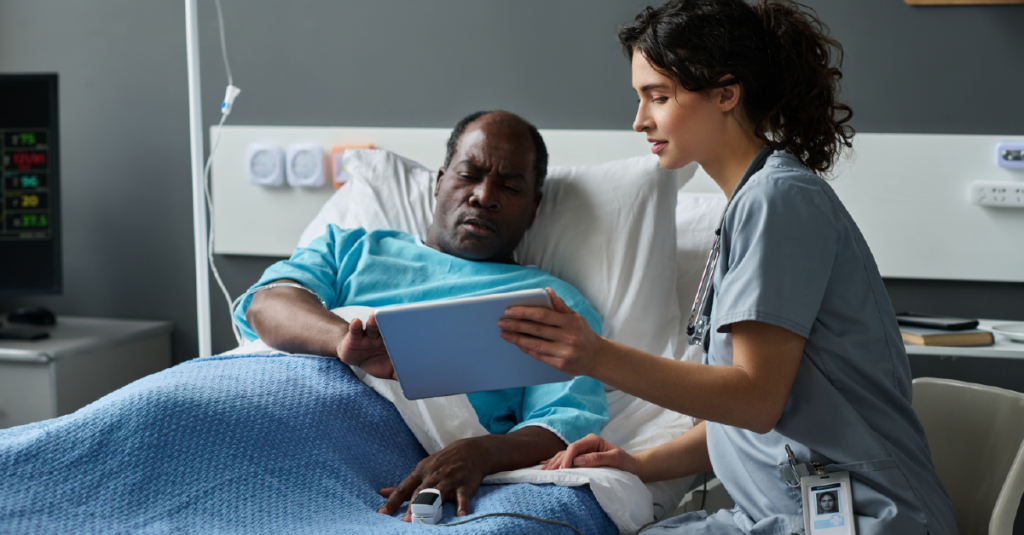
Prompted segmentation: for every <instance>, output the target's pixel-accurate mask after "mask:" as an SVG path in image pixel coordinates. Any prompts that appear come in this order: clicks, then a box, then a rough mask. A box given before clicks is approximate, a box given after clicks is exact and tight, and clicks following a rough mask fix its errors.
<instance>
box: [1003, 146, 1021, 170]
mask: <svg viewBox="0 0 1024 535" xmlns="http://www.w3.org/2000/svg"><path fill="white" fill-rule="evenodd" d="M996 164H998V165H999V167H1003V168H1006V169H1024V143H1000V144H998V145H996Z"/></svg>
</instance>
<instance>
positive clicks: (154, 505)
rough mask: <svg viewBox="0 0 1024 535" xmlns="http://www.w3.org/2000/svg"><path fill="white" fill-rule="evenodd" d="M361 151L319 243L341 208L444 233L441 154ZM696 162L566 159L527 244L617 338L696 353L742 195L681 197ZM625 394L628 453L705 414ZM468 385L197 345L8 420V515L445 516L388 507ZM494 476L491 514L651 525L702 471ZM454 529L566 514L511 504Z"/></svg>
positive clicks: (354, 220)
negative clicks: (53, 414)
mask: <svg viewBox="0 0 1024 535" xmlns="http://www.w3.org/2000/svg"><path fill="white" fill-rule="evenodd" d="M344 158H345V160H344V162H345V165H346V168H347V169H348V171H349V172H350V173H351V175H352V177H353V178H352V180H351V182H350V183H349V184H348V185H347V186H345V187H344V188H342V189H341V190H339V191H338V192H337V193H335V194H334V195H333V196H332V197H331V198H330V199H329V200H328V201H327V202H326V203H325V204H324V205H323V206H322V207H321V209H320V211H319V213H318V214H317V215H316V217H314V218H313V221H312V222H310V223H309V225H308V226H307V228H306V231H305V232H304V233H303V235H302V237H301V238H300V242H299V244H300V245H301V244H303V243H308V241H310V240H311V239H314V238H315V237H316V236H318V235H319V234H320V233H322V232H323V230H324V228H326V225H328V224H338V225H341V226H347V227H353V226H361V227H365V228H369V229H373V228H395V229H398V230H405V231H408V232H411V233H414V234H419V235H421V236H422V235H424V234H425V231H426V225H427V224H428V223H429V216H430V214H431V213H432V211H433V205H432V202H433V196H432V195H431V192H432V187H431V184H432V180H433V173H432V172H431V171H429V170H427V168H425V167H423V166H420V165H419V164H417V163H416V162H414V161H411V160H408V159H405V158H402V157H401V156H399V155H396V154H393V153H390V152H387V151H369V150H364V151H350V152H348V153H346V155H345V157H344ZM694 172H695V169H693V168H689V169H684V170H681V171H679V172H669V171H665V170H663V169H661V168H660V166H658V163H657V159H656V158H654V157H652V156H648V157H640V158H631V159H625V160H617V161H613V162H608V163H605V164H601V165H594V166H571V167H556V168H552V169H551V171H550V173H549V178H548V180H547V182H546V184H545V198H544V202H543V203H542V205H541V208H540V210H539V212H538V215H537V219H536V222H535V224H534V226H533V228H532V229H531V230H530V231H529V232H528V234H527V235H526V237H525V238H524V240H523V243H522V245H521V247H520V248H519V250H518V251H517V258H518V260H519V261H520V262H521V263H524V264H534V265H537V266H539V267H541V268H542V269H545V270H547V271H549V272H551V273H553V274H555V275H556V276H559V277H561V278H563V279H565V280H566V281H568V282H570V283H572V284H573V285H575V286H576V287H577V288H578V289H580V291H581V292H582V293H583V294H584V295H585V296H586V297H587V298H588V299H589V300H590V301H591V302H592V304H593V305H594V306H595V308H596V309H597V310H598V311H599V312H601V313H602V315H603V317H604V320H605V321H604V332H603V334H604V335H605V336H609V337H611V338H613V339H616V340H618V341H621V342H624V343H627V344H630V345H633V346H635V347H639V348H641V349H644V350H646V351H649V352H651V353H654V354H659V355H662V356H663V357H665V358H675V359H680V358H682V359H695V358H697V354H695V353H694V352H693V351H692V350H687V348H686V347H685V345H683V344H680V343H679V340H680V337H679V332H680V329H681V327H683V326H684V324H683V321H684V320H683V313H682V311H684V310H688V308H689V302H688V301H689V300H690V295H692V292H693V291H695V289H696V279H697V278H699V275H700V273H698V272H696V271H697V270H699V269H700V266H702V264H703V257H704V255H706V251H707V249H708V247H710V238H711V232H710V230H711V228H710V227H709V226H708V225H714V221H715V220H717V216H718V214H719V213H720V211H721V208H722V206H723V205H724V202H723V201H721V200H718V199H717V198H715V197H710V196H701V195H685V194H684V195H680V194H679V192H678V189H679V186H680V185H681V184H683V183H685V182H686V181H687V180H689V179H690V178H691V177H692V176H693V174H694ZM680 200H681V201H682V202H680ZM709 221H710V223H709ZM677 222H679V223H680V224H682V225H683V226H684V230H683V231H677ZM705 226H707V227H708V228H707V229H703V227H705ZM703 230H707V232H704V231H703ZM680 262H681V264H680ZM360 379H364V380H365V381H364V382H365V384H368V385H369V386H370V387H371V388H372V389H373V390H374V391H376V392H377V394H380V395H376V394H374V393H373V392H371V391H370V389H367V388H366V386H365V385H364V382H360ZM608 397H609V412H610V416H611V421H610V422H609V424H608V425H607V426H606V427H605V429H604V431H603V432H602V435H603V436H604V437H605V438H607V439H609V440H611V441H612V442H615V443H616V444H619V445H620V446H622V447H623V448H625V449H626V450H627V451H637V450H640V449H645V448H647V447H651V446H653V445H657V444H660V443H663V442H665V441H667V440H671V439H672V438H674V437H675V436H678V435H679V434H681V433H683V432H685V431H686V430H688V429H689V428H691V427H692V426H693V424H694V422H693V420H692V419H690V418H689V417H685V416H682V415H679V414H676V413H672V412H670V411H666V410H664V409H661V408H658V407H655V406H652V405H650V404H648V403H646V402H643V401H641V400H637V399H635V398H632V397H631V396H628V395H626V394H624V393H622V392H617V391H609V392H608ZM463 401H465V400H464V396H463V397H462V400H460V399H458V397H453V399H435V400H420V401H416V402H409V401H408V400H404V398H402V397H401V395H400V392H399V391H397V390H396V385H395V384H394V383H390V382H383V381H378V382H374V381H373V380H372V378H367V377H360V374H357V373H355V372H352V371H350V370H348V368H347V367H345V366H344V365H342V364H341V363H340V362H338V361H337V360H335V359H325V358H315V357H307V356H291V355H283V354H280V352H273V351H269V352H268V351H266V350H265V348H264V349H260V348H256V347H248V348H246V347H242V348H240V349H239V350H235V351H233V352H231V353H230V354H226V355H220V356H213V357H208V358H203V359H197V360H194V361H189V362H186V363H183V364H181V365H179V366H176V367H174V368H172V369H171V370H168V371H166V372H162V373H160V374H155V375H153V376H150V377H147V378H146V379H143V380H141V381H139V382H136V383H133V384H132V385H129V386H128V387H126V388H124V389H122V390H119V391H117V392H115V393H113V394H111V395H109V396H106V397H104V398H103V399H101V400H99V401H97V402H96V403H93V404H92V405H89V406H88V407H86V408H84V409H82V410H80V411H78V412H76V413H74V414H72V415H68V416H65V417H62V418H58V419H55V420H48V421H46V422H40V423H37V424H32V425H29V426H22V427H19V428H14V429H11V430H5V431H2V432H0V473H3V474H4V477H3V478H0V479H2V480H0V531H2V532H5V533H8V532H9V533H21V532H56V531H66V530H72V531H77V532H92V531H132V532H136V531H138V532H147V531H150V532H209V531H217V532H221V531H223V532H243V531H244V532H247V533H256V532H268V533H270V532H311V533H312V532H317V533H319V532H323V533H407V532H414V531H422V530H423V529H437V528H427V527H422V526H412V525H409V524H404V523H401V522H399V520H398V519H397V518H390V517H385V516H384V515H379V514H377V513H375V510H376V508H377V507H379V506H380V504H381V503H382V502H383V500H382V499H381V498H379V497H378V496H376V494H375V491H376V489H378V488H383V487H385V486H390V485H393V484H395V483H396V482H398V481H401V479H403V478H404V477H405V475H406V474H408V473H409V472H410V471H411V470H412V468H413V467H414V466H415V464H416V462H418V460H419V459H421V458H422V457H423V455H425V454H429V453H430V452H432V451H436V450H437V449H440V448H441V447H444V446H445V445H447V443H448V442H450V441H451V440H453V439H454V438H457V437H458V436H459V435H460V432H461V431H462V427H461V426H463V425H465V424H466V422H469V423H472V421H473V420H474V419H475V417H474V415H473V414H472V413H471V412H467V411H471V408H468V402H465V403H463ZM460 411H461V412H460ZM439 414H440V415H442V416H441V417H437V415H439ZM432 415H433V416H432ZM460 415H461V416H460ZM399 419H402V420H404V422H405V425H403V424H402V423H401V422H398V420H399ZM484 483H485V485H484V486H483V487H481V490H480V492H479V493H478V495H477V497H476V498H475V501H474V506H473V507H474V510H473V515H474V516H480V515H484V514H487V513H503V512H518V513H524V514H528V515H531V516H535V517H539V518H546V519H551V520H559V521H563V522H568V523H570V524H572V525H573V526H575V527H576V528H578V529H580V530H582V531H583V532H585V533H614V532H619V533H632V532H634V531H635V530H636V529H637V528H639V527H640V526H641V525H643V524H645V523H647V522H649V521H651V520H653V519H654V518H656V517H661V516H664V515H665V514H666V513H667V512H670V511H672V510H673V509H675V505H676V504H678V503H679V501H680V500H681V498H682V496H683V493H684V492H685V490H686V489H687V488H688V487H689V485H690V480H689V478H685V479H683V480H676V481H670V482H663V483H657V484H652V485H644V484H642V483H640V482H639V480H638V479H636V478H635V476H632V475H629V474H623V473H621V472H618V471H614V470H568V471H555V472H541V471H539V470H536V469H526V470H520V471H514V472H506V473H502V474H495V475H492V476H490V477H489V478H488V479H487V480H485V482H484ZM529 483H533V484H532V485H531V484H529ZM542 483H554V484H555V485H537V484H542ZM656 504H657V505H656ZM453 513H454V511H453V510H452V507H451V506H450V505H446V507H445V516H444V518H443V519H442V523H450V522H453V521H455V520H456V519H455V518H454V517H453ZM445 529H448V530H449V531H453V532H460V533H507V532H524V531H528V532H531V533H546V532H551V533H562V532H566V531H565V530H566V528H564V527H560V526H556V525H550V524H542V523H530V521H529V520H524V519H521V518H510V517H485V518H481V519H480V520H479V521H477V522H475V523H471V524H463V525H461V526H456V527H451V528H445Z"/></svg>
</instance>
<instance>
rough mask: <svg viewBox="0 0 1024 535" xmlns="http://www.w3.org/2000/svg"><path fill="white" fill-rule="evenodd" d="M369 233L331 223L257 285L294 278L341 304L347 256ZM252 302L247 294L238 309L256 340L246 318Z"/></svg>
mask: <svg viewBox="0 0 1024 535" xmlns="http://www.w3.org/2000/svg"><path fill="white" fill-rule="evenodd" d="M365 235H366V231H364V230H363V229H341V228H338V227H337V226H335V225H329V226H328V227H327V231H326V232H324V234H323V235H322V236H320V237H319V238H317V239H315V240H313V241H312V242H311V243H310V244H309V245H308V246H306V247H298V248H296V249H295V251H294V252H293V253H292V256H291V258H289V259H288V260H282V261H280V262H277V263H275V264H274V265H272V266H270V267H269V268H267V270H266V271H264V272H263V276H262V277H260V280H259V281H258V282H257V283H256V284H254V285H253V286H252V287H253V288H258V287H260V286H263V285H266V284H270V283H271V282H274V281H276V280H281V279H291V280H294V281H297V282H298V283H299V284H302V285H303V286H305V287H306V288H309V289H310V290H312V291H313V292H315V293H316V294H317V295H318V296H319V297H320V299H322V300H323V301H324V303H326V304H327V308H328V309H331V308H336V307H338V306H341V303H342V302H343V300H344V296H343V295H342V287H343V285H344V283H345V280H346V278H347V276H348V275H350V274H347V273H346V265H345V258H346V257H347V256H348V254H349V253H350V252H351V251H352V249H353V248H354V247H355V245H356V244H357V243H358V241H359V240H360V239H361V238H362V237H363V236H365ZM251 302H252V296H251V295H250V296H249V297H246V298H245V299H243V300H242V302H241V303H239V305H238V307H237V308H236V309H235V311H234V316H235V320H236V321H237V322H238V325H239V327H241V330H242V335H243V336H244V337H245V338H246V339H247V340H255V339H256V338H257V336H256V332H255V331H253V330H252V327H250V326H249V323H248V322H247V321H246V320H245V313H246V311H247V310H248V309H249V304H250V303H251Z"/></svg>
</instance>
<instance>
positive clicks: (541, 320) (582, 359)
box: [498, 288, 607, 375]
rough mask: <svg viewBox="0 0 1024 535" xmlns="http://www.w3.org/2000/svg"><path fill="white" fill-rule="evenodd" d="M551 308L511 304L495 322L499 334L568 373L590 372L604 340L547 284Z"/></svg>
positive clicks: (530, 353)
mask: <svg viewBox="0 0 1024 535" xmlns="http://www.w3.org/2000/svg"><path fill="white" fill-rule="evenodd" d="M547 290H548V293H549V294H551V304H552V305H554V310H548V309H546V308H541V307H511V308H509V309H508V310H506V311H505V316H506V318H504V319H502V320H501V321H499V322H498V327H501V337H502V338H504V339H505V340H506V341H508V342H510V343H512V344H515V345H516V346H518V347H519V349H520V350H521V351H522V352H523V353H526V354H527V355H530V356H531V357H533V358H535V359H537V360H539V361H541V362H543V363H545V364H547V365H548V366H551V367H552V368H555V369H556V370H559V371H561V372H565V373H568V374H569V375H590V372H591V371H592V370H593V369H594V367H595V366H596V365H597V360H598V359H599V357H600V356H601V355H602V350H603V348H604V346H605V344H606V342H607V340H605V339H604V338H602V337H601V336H600V335H598V334H597V333H595V332H594V330H593V329H591V328H590V324H589V323H587V320H586V319H585V318H584V317H583V316H581V315H579V314H577V313H576V311H575V310H573V309H571V308H569V305H566V304H565V301H562V298H561V297H558V295H557V294H555V291H554V290H552V289H551V288H548V289H547Z"/></svg>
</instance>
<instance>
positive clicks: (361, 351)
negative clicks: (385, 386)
mask: <svg viewBox="0 0 1024 535" xmlns="http://www.w3.org/2000/svg"><path fill="white" fill-rule="evenodd" d="M338 358H339V359H341V361H342V362H344V363H345V364H348V365H349V366H359V367H360V368H362V369H363V371H365V372H366V373H368V374H370V375H372V376H374V377H379V378H381V379H394V380H395V381H397V380H398V375H396V374H395V368H394V366H392V365H391V355H388V350H387V348H385V347H384V339H383V338H381V336H380V328H379V327H377V318H376V317H374V316H373V315H372V314H371V315H370V317H369V318H368V319H367V320H366V325H363V322H362V321H361V320H359V319H358V318H357V319H354V320H352V323H349V325H348V334H347V335H345V338H343V339H342V340H341V342H340V343H339V344H338Z"/></svg>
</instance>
